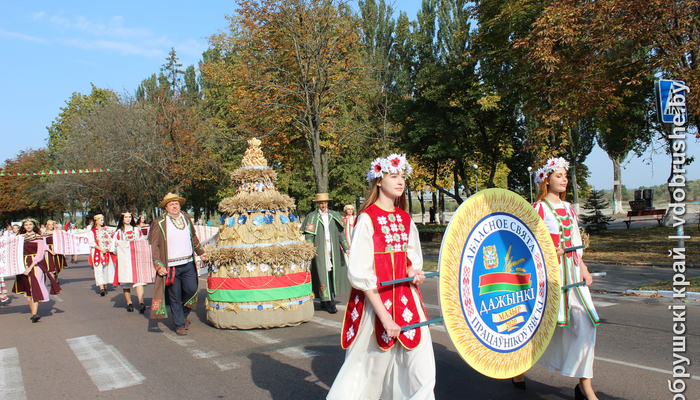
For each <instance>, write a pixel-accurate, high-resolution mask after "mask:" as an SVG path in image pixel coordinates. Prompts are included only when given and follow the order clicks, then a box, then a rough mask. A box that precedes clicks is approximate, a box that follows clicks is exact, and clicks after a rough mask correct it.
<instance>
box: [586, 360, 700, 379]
mask: <svg viewBox="0 0 700 400" xmlns="http://www.w3.org/2000/svg"><path fill="white" fill-rule="evenodd" d="M595 359H596V360H600V361H606V362H609V363H613V364H620V365H626V366H628V367H633V368H639V369H646V370H647V371H654V372H661V373H664V374H669V375H673V372H672V371H667V370H665V369H661V368H654V367H647V366H645V365H639V364H634V363H628V362H625V361H618V360H613V359H610V358H603V357H596V358H595ZM690 379H695V380H698V381H700V376H691V377H690Z"/></svg>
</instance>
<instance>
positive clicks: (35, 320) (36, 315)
mask: <svg viewBox="0 0 700 400" xmlns="http://www.w3.org/2000/svg"><path fill="white" fill-rule="evenodd" d="M29 319H31V320H32V324H33V323H35V322H37V321H38V320H40V319H41V316H40V315H39V314H34V315H32V316H31V318H29Z"/></svg>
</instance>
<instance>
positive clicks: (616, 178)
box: [611, 157, 622, 214]
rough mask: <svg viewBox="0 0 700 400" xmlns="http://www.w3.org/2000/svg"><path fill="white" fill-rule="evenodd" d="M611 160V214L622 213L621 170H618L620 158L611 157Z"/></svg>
mask: <svg viewBox="0 0 700 400" xmlns="http://www.w3.org/2000/svg"><path fill="white" fill-rule="evenodd" d="M611 159H612V162H613V182H618V183H616V184H613V214H621V213H622V187H621V185H622V180H621V178H622V172H621V170H620V161H621V160H620V158H619V157H612V158H611Z"/></svg>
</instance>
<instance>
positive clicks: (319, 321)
mask: <svg viewBox="0 0 700 400" xmlns="http://www.w3.org/2000/svg"><path fill="white" fill-rule="evenodd" d="M311 322H315V323H317V324H319V325H323V326H327V327H329V328H335V329H343V323H342V322H338V321H333V320H330V319H325V318H321V317H317V316H313V317H311Z"/></svg>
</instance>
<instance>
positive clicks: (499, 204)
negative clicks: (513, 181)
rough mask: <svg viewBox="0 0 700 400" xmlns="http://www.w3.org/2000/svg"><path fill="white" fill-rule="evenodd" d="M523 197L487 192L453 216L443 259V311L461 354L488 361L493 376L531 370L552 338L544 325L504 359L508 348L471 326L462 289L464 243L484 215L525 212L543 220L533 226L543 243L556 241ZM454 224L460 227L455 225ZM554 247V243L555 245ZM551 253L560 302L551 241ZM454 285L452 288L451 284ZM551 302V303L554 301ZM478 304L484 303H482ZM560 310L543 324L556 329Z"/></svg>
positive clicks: (531, 220)
mask: <svg viewBox="0 0 700 400" xmlns="http://www.w3.org/2000/svg"><path fill="white" fill-rule="evenodd" d="M517 200H518V199H517V198H514V197H512V196H507V195H501V194H486V193H483V194H482V196H479V197H478V198H474V199H473V201H474V203H473V207H472V209H471V211H470V212H468V213H457V214H455V217H456V218H457V220H455V219H454V217H453V220H452V221H451V222H450V230H451V231H452V232H450V237H449V238H448V239H447V240H446V243H443V248H442V250H441V251H442V253H441V260H442V263H441V265H440V284H441V287H442V288H443V289H441V292H440V295H441V298H442V301H443V303H442V304H443V307H442V309H443V312H444V314H443V317H444V318H445V326H446V328H447V330H448V332H449V333H450V336H451V337H452V340H453V342H454V344H455V346H456V347H457V348H458V349H460V348H461V349H462V350H461V354H469V355H470V356H472V357H473V358H474V361H475V362H476V363H477V364H479V365H480V366H483V368H484V371H482V373H486V371H488V372H490V373H487V375H489V376H493V377H496V376H498V377H502V378H506V377H513V376H515V375H518V374H520V373H523V372H525V371H526V370H527V369H528V368H530V366H531V365H532V360H533V358H535V357H538V356H539V355H541V354H542V353H543V352H544V350H545V347H546V345H547V342H546V338H548V337H549V336H550V334H551V332H545V330H544V329H539V330H538V331H537V333H536V334H535V336H533V337H532V339H531V340H530V342H529V344H531V346H523V347H521V348H520V349H518V350H516V351H514V352H511V353H510V355H509V358H510V359H511V360H512V361H511V362H510V363H504V362H502V360H501V357H502V355H503V353H498V352H495V351H492V350H489V349H487V348H485V347H484V345H483V344H482V343H481V342H480V341H479V339H478V338H477V337H476V336H474V334H473V333H472V331H471V330H470V329H469V326H468V324H467V322H466V321H465V316H464V314H463V312H462V306H461V301H462V300H461V297H460V293H459V283H460V282H459V280H460V276H459V270H460V263H461V259H462V252H463V250H464V243H465V242H466V240H467V238H468V237H469V233H470V231H471V230H472V228H473V227H474V226H475V225H476V224H477V223H478V222H479V220H480V219H481V218H483V216H484V215H488V214H492V213H496V212H504V213H508V214H512V215H518V216H525V218H521V220H522V221H523V222H524V223H525V224H527V225H528V226H529V227H534V226H538V225H540V224H541V229H537V230H534V231H533V234H534V235H535V237H536V239H537V241H538V242H539V243H547V242H548V241H550V242H551V240H552V239H551V237H550V235H549V232H548V231H547V228H546V226H545V225H544V222H543V221H542V219H541V218H540V217H539V215H537V213H533V212H532V206H531V205H530V204H528V203H527V202H525V201H517ZM453 230H454V231H453ZM550 247H551V246H550ZM541 248H542V252H543V254H544V257H545V260H544V262H545V265H546V267H547V276H548V288H547V289H548V290H547V303H548V304H550V305H551V304H559V297H560V291H561V288H560V284H559V261H558V258H557V256H556V253H555V252H554V251H553V250H554V248H553V247H552V248H551V249H550V248H549V247H547V246H541ZM446 289H451V290H446ZM550 307H551V306H550ZM476 309H477V310H478V306H477V307H476ZM553 309H554V312H544V313H543V317H542V318H543V319H542V321H541V322H540V328H542V327H550V329H551V330H553V329H554V328H555V326H556V319H557V312H558V308H557V307H554V308H553Z"/></svg>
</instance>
